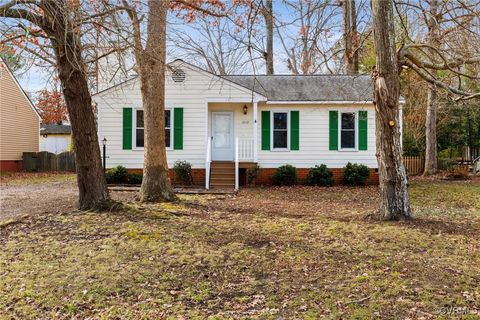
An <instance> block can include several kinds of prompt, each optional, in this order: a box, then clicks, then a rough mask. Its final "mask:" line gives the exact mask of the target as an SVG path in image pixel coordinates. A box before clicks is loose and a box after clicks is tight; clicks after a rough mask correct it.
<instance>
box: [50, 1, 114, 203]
mask: <svg viewBox="0 0 480 320" xmlns="http://www.w3.org/2000/svg"><path fill="white" fill-rule="evenodd" d="M46 5H47V7H48V8H49V9H50V10H51V11H50V12H51V13H53V16H54V17H55V19H56V20H57V21H58V23H57V24H52V26H50V28H49V29H48V33H49V34H51V35H54V37H53V38H52V39H51V42H52V46H53V48H54V51H55V55H56V59H57V70H58V74H59V78H60V81H61V85H62V91H63V95H64V97H65V103H66V105H67V110H68V116H69V118H70V123H71V126H72V138H73V145H74V147H75V161H76V167H77V183H78V190H79V207H80V209H82V210H87V209H103V208H105V207H106V205H107V204H108V203H109V195H108V189H107V184H106V181H105V175H104V174H103V168H102V163H101V158H100V148H99V145H98V136H97V128H96V125H95V117H94V114H93V108H92V99H91V96H90V92H89V90H88V82H87V73H86V67H85V64H84V62H83V58H82V55H81V50H82V49H81V43H80V38H79V35H78V34H77V33H76V31H75V30H72V28H70V26H69V24H68V23H67V22H65V21H67V20H68V15H67V13H66V11H65V10H68V9H66V8H68V6H67V5H66V3H64V1H59V2H48V3H47V4H46ZM62 20H63V21H62Z"/></svg>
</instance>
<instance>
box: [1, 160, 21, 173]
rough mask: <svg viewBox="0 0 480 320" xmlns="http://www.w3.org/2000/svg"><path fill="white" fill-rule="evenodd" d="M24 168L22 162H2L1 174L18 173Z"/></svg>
mask: <svg viewBox="0 0 480 320" xmlns="http://www.w3.org/2000/svg"><path fill="white" fill-rule="evenodd" d="M22 168H23V166H22V160H0V172H18V171H22Z"/></svg>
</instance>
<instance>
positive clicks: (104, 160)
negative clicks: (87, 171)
mask: <svg viewBox="0 0 480 320" xmlns="http://www.w3.org/2000/svg"><path fill="white" fill-rule="evenodd" d="M102 144H103V172H104V173H105V171H106V170H107V138H105V137H103V140H102Z"/></svg>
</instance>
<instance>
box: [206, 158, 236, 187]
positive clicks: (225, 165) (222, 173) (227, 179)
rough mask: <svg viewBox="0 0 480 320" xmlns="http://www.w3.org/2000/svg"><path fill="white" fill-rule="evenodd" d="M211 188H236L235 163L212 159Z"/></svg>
mask: <svg viewBox="0 0 480 320" xmlns="http://www.w3.org/2000/svg"><path fill="white" fill-rule="evenodd" d="M210 188H212V189H234V188H235V163H234V162H231V161H212V163H211V165H210Z"/></svg>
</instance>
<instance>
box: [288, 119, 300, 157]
mask: <svg viewBox="0 0 480 320" xmlns="http://www.w3.org/2000/svg"><path fill="white" fill-rule="evenodd" d="M290 150H300V112H299V111H291V112H290Z"/></svg>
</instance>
